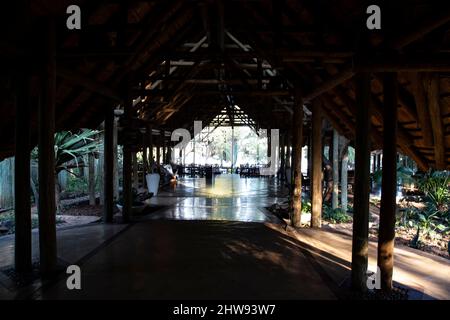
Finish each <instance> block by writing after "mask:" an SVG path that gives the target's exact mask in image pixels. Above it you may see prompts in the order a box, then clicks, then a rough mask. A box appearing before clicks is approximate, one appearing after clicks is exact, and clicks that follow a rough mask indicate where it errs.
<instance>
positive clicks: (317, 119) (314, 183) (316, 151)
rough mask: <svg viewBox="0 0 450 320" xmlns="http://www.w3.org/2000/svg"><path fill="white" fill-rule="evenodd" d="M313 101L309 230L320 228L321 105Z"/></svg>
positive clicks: (319, 102)
mask: <svg viewBox="0 0 450 320" xmlns="http://www.w3.org/2000/svg"><path fill="white" fill-rule="evenodd" d="M321 104H322V103H321V101H320V100H317V99H315V100H314V101H313V108H312V134H311V136H312V143H311V145H312V177H311V228H320V227H321V226H322V105H321Z"/></svg>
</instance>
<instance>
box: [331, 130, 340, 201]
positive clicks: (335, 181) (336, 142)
mask: <svg viewBox="0 0 450 320" xmlns="http://www.w3.org/2000/svg"><path fill="white" fill-rule="evenodd" d="M338 206H339V134H338V132H337V131H336V129H334V130H333V195H332V201H331V207H332V208H333V209H337V207H338Z"/></svg>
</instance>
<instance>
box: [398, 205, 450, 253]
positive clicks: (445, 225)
mask: <svg viewBox="0 0 450 320" xmlns="http://www.w3.org/2000/svg"><path fill="white" fill-rule="evenodd" d="M449 223H450V218H449V217H443V216H442V214H441V213H440V212H439V211H437V210H433V209H432V208H431V207H426V208H425V209H424V210H420V209H417V208H416V207H413V206H409V207H407V208H406V209H405V210H403V212H402V214H401V215H400V217H399V219H398V220H397V223H396V224H397V226H403V227H405V228H411V229H417V234H416V236H415V237H414V239H413V240H412V241H411V246H413V247H415V248H416V247H417V246H418V245H419V243H420V239H421V238H422V237H428V238H430V239H435V238H436V236H437V235H438V234H440V235H445V234H448V233H449V232H450V227H449Z"/></svg>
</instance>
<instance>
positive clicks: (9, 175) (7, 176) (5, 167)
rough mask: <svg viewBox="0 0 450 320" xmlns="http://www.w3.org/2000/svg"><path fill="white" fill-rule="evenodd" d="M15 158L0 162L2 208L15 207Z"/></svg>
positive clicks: (0, 200) (0, 206)
mask: <svg viewBox="0 0 450 320" xmlns="http://www.w3.org/2000/svg"><path fill="white" fill-rule="evenodd" d="M13 173H14V158H8V159H5V160H3V161H2V162H0V208H3V209H11V208H13V207H14V174H13Z"/></svg>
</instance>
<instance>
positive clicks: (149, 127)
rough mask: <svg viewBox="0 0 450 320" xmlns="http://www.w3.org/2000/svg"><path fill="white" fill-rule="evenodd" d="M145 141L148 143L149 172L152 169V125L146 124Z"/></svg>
mask: <svg viewBox="0 0 450 320" xmlns="http://www.w3.org/2000/svg"><path fill="white" fill-rule="evenodd" d="M147 136H148V137H147V143H148V149H149V150H148V159H149V160H148V165H149V170H148V171H149V172H150V173H152V172H151V170H152V166H153V160H154V159H153V127H152V125H148V126H147Z"/></svg>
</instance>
